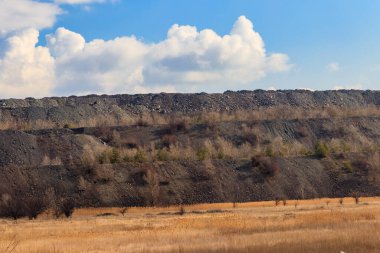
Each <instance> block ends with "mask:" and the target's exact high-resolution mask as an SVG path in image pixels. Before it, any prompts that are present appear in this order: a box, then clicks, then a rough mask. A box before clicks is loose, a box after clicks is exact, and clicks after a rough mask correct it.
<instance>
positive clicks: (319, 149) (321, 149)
mask: <svg viewBox="0 0 380 253" xmlns="http://www.w3.org/2000/svg"><path fill="white" fill-rule="evenodd" d="M314 154H315V155H316V156H317V157H319V158H325V157H326V156H327V155H328V154H329V148H328V147H327V145H326V143H323V142H320V141H318V142H317V143H316V144H315V147H314Z"/></svg>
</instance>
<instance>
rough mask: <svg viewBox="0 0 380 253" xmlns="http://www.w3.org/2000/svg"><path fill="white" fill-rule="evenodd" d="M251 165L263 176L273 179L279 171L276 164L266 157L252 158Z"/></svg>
mask: <svg viewBox="0 0 380 253" xmlns="http://www.w3.org/2000/svg"><path fill="white" fill-rule="evenodd" d="M251 164H252V167H254V168H258V169H259V171H260V172H261V173H262V174H263V175H265V176H268V177H273V176H275V175H276V174H277V173H278V172H279V171H280V166H279V164H278V162H277V161H275V160H273V159H270V158H268V157H262V156H255V157H252V158H251Z"/></svg>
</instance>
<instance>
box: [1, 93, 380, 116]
mask: <svg viewBox="0 0 380 253" xmlns="http://www.w3.org/2000/svg"><path fill="white" fill-rule="evenodd" d="M276 105H281V106H285V105H288V106H294V107H306V108H309V107H321V106H342V107H358V106H366V105H380V91H358V90H340V91H315V92H311V91H306V90H295V91H294V90H283V91H263V90H256V91H238V92H233V91H226V92H224V93H222V94H220V93H216V94H207V93H197V94H167V93H160V94H145V95H113V96H107V95H102V96H97V95H89V96H84V97H76V96H71V97H51V98H42V99H33V98H27V99H24V100H22V99H7V100H0V120H1V121H4V120H8V119H10V118H16V119H25V120H50V121H53V122H57V123H59V122H79V121H80V120H83V119H89V118H94V117H96V116H99V115H105V116H107V115H113V116H116V117H126V116H131V115H136V114H140V113H144V112H145V113H147V112H149V113H150V112H158V113H171V112H176V113H194V112H201V111H236V110H245V109H257V108H259V107H269V106H276Z"/></svg>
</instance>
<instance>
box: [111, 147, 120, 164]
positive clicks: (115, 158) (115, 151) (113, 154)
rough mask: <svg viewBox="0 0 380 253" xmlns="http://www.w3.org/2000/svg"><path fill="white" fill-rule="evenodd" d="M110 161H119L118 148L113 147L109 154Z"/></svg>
mask: <svg viewBox="0 0 380 253" xmlns="http://www.w3.org/2000/svg"><path fill="white" fill-rule="evenodd" d="M109 160H110V162H111V163H118V162H120V152H119V150H118V149H116V148H113V149H112V151H111V154H110V159H109Z"/></svg>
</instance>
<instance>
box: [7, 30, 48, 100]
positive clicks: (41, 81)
mask: <svg viewBox="0 0 380 253" xmlns="http://www.w3.org/2000/svg"><path fill="white" fill-rule="evenodd" d="M38 35H39V32H38V31H37V30H35V29H28V30H25V31H23V32H20V33H16V34H14V35H13V36H11V37H9V38H8V39H7V40H6V41H5V42H4V48H5V49H4V52H3V54H2V57H1V58H0V90H1V96H2V97H25V96H37V97H41V96H47V95H50V94H51V92H52V90H53V88H54V85H55V76H54V58H53V57H52V56H51V55H50V52H49V50H48V48H46V47H41V46H37V47H36V44H37V42H38Z"/></svg>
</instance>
